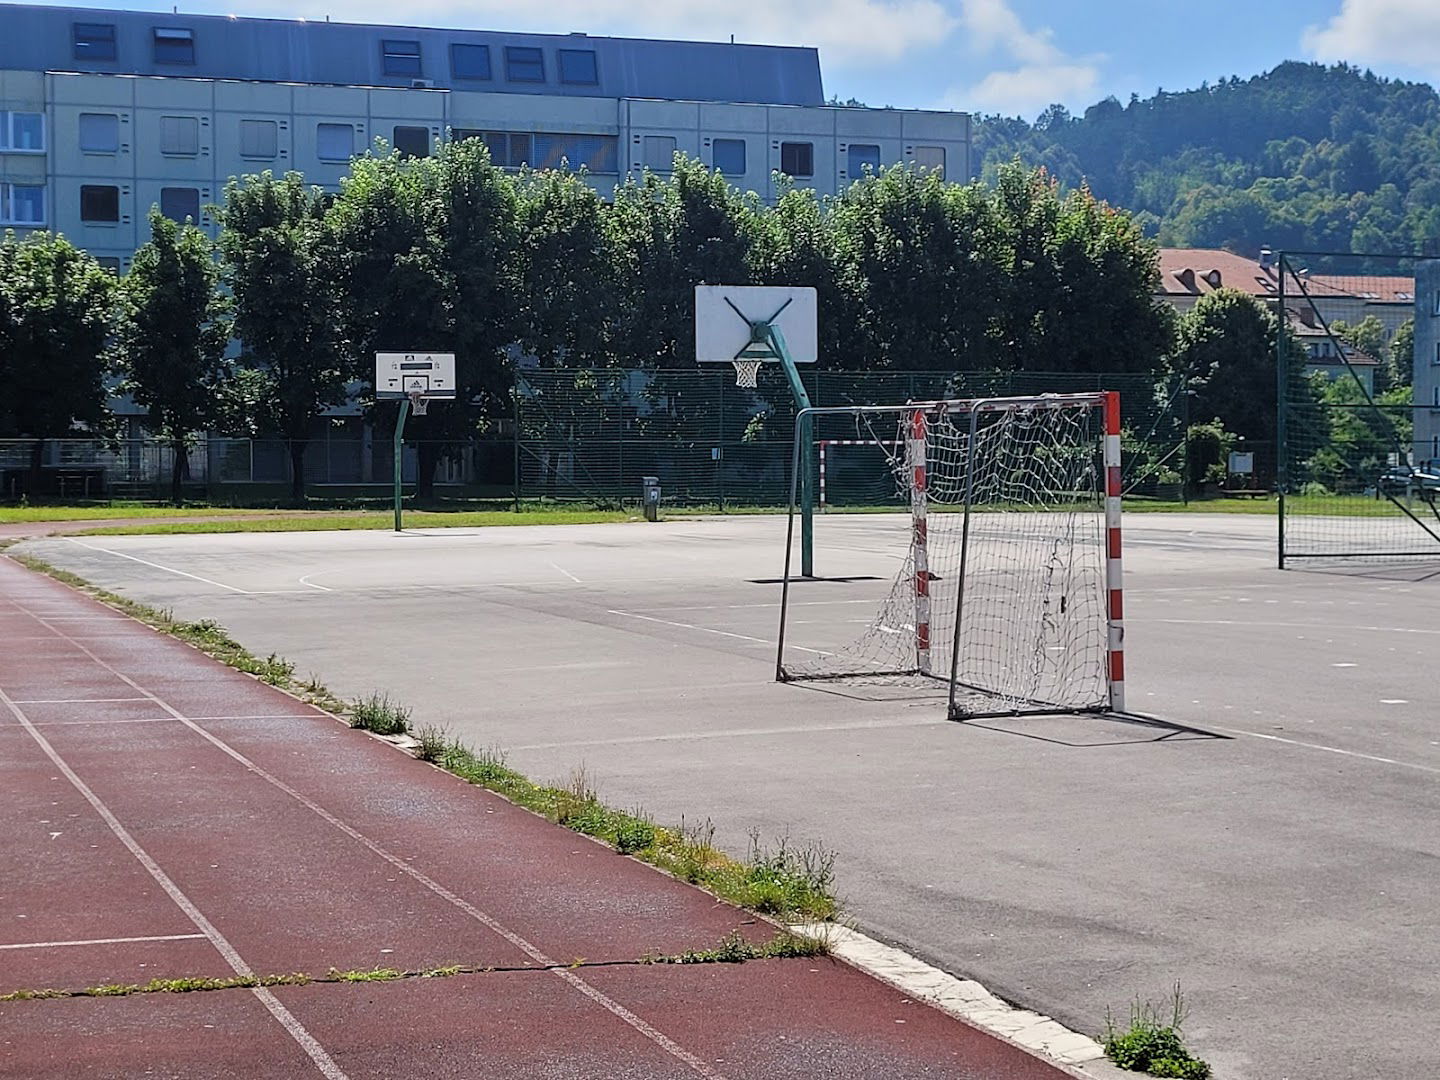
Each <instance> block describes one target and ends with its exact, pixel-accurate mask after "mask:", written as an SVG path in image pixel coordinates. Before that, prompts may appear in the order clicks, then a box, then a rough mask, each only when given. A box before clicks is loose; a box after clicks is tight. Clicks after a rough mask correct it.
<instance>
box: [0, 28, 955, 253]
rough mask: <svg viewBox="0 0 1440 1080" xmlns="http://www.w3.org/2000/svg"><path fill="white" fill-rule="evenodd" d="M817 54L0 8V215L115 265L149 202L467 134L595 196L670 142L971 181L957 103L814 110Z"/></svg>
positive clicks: (698, 153) (331, 168) (195, 207)
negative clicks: (898, 166) (574, 176)
mask: <svg viewBox="0 0 1440 1080" xmlns="http://www.w3.org/2000/svg"><path fill="white" fill-rule="evenodd" d="M824 101H825V98H824V91H823V84H822V81H821V75H820V62H819V56H818V54H817V53H816V51H815V50H814V49H803V48H790V47H778V46H765V45H735V44H718V43H705V42H677V41H650V40H643V39H622V38H592V37H588V36H586V35H583V34H569V35H541V34H507V33H498V32H486V31H460V30H433V29H417V28H408V27H378V26H361V25H354V24H342V23H331V22H328V21H327V22H318V23H317V22H306V21H303V20H302V21H295V22H289V21H280V20H268V19H240V18H232V17H219V16H201V15H178V14H157V13H148V12H123V11H107V10H100V9H82V8H49V7H33V6H25V5H4V6H0V223H3V224H4V225H5V226H6V227H11V228H18V229H26V228H46V229H51V230H54V231H57V232H62V233H64V234H65V235H66V236H67V237H69V238H70V239H71V240H73V241H74V242H75V243H77V244H79V245H80V246H82V247H84V248H86V249H88V250H90V251H91V252H93V253H94V254H95V255H96V256H98V257H99V258H101V259H103V260H105V262H106V263H107V264H108V265H110V266H112V267H114V268H115V269H117V270H121V271H123V270H124V269H126V268H127V266H128V263H129V258H130V255H131V253H132V252H133V251H134V250H135V248H136V247H137V246H138V245H139V244H141V243H143V242H144V241H145V240H146V239H148V230H147V229H146V226H145V220H146V216H147V214H148V212H149V210H150V208H151V207H152V206H158V207H159V208H160V209H161V211H162V212H163V213H165V214H167V215H169V216H171V217H174V218H176V219H178V220H183V219H185V218H187V217H188V218H191V219H192V220H194V221H195V222H196V223H197V224H199V225H200V226H202V227H204V228H206V229H213V223H212V222H211V221H210V220H209V217H208V215H207V214H206V212H205V208H206V206H207V205H209V204H212V203H214V202H217V201H218V200H219V199H220V198H221V195H222V192H223V190H224V186H225V184H226V182H227V181H228V180H229V179H230V178H231V177H233V176H240V175H244V174H247V173H258V172H262V171H265V170H270V171H272V172H276V173H280V172H285V171H288V170H292V169H293V170H296V171H298V172H301V173H303V174H304V175H305V177H306V178H307V179H308V180H309V181H310V182H312V183H314V184H317V185H319V186H321V187H324V188H327V189H334V188H336V187H338V185H339V183H340V179H341V177H343V176H344V175H345V174H346V172H347V171H348V165H349V161H350V159H351V157H352V156H353V155H355V154H357V153H361V152H364V151H365V150H366V149H368V148H370V147H371V146H373V145H374V144H375V140H377V139H379V140H383V141H384V142H385V143H386V144H388V145H390V146H393V147H396V148H398V149H400V150H402V151H403V152H405V153H410V154H426V153H429V152H430V151H431V150H432V149H433V148H434V147H435V146H436V145H437V143H439V142H440V141H442V140H445V139H450V138H472V137H473V138H483V139H484V140H485V142H486V145H487V146H488V147H489V149H490V153H491V157H492V160H494V161H495V162H496V164H498V165H501V166H502V167H506V168H519V167H521V166H522V165H529V166H531V167H534V168H547V167H548V168H561V167H564V168H570V169H580V168H582V167H583V168H584V169H585V171H586V175H587V177H588V180H589V182H590V183H591V184H593V185H594V186H595V187H596V188H597V189H598V190H599V191H600V192H601V193H602V194H607V195H608V194H609V193H611V192H613V190H614V188H615V185H616V184H618V183H620V182H621V181H622V180H623V179H624V178H625V177H626V176H630V175H636V174H639V173H641V172H642V171H643V170H645V169H646V168H649V169H652V170H655V171H660V172H664V171H668V170H669V168H670V167H671V164H672V161H673V157H674V154H675V153H676V152H677V151H680V152H683V153H685V154H688V155H690V156H692V157H695V158H697V159H699V160H700V161H702V162H704V163H705V164H707V165H710V166H712V167H714V168H716V169H719V170H720V171H721V172H722V173H723V174H724V175H725V176H726V177H727V178H728V179H729V180H730V181H731V182H732V183H733V184H735V185H736V186H737V187H739V188H742V189H744V190H750V191H755V192H758V193H759V194H760V195H761V197H762V198H765V199H773V198H774V197H775V196H776V194H777V185H776V181H775V177H774V174H775V173H777V172H778V173H784V174H786V175H787V176H788V177H789V178H790V179H791V181H793V183H795V184H796V185H799V186H806V187H812V188H814V189H816V190H817V191H819V192H821V193H825V194H829V193H833V192H837V191H840V190H842V189H843V188H845V187H846V186H847V185H848V184H849V183H851V182H852V181H853V180H856V179H859V178H860V177H862V176H863V175H864V173H865V171H866V169H873V168H877V167H880V166H883V165H891V164H895V163H901V162H909V163H913V164H915V165H917V166H919V167H924V168H930V169H936V170H939V171H941V172H942V173H943V174H944V175H945V176H946V177H947V178H950V179H955V180H968V179H969V178H970V177H971V175H972V171H973V165H972V155H971V132H970V118H969V117H968V116H967V115H966V114H964V113H955V112H928V111H921V110H900V109H859V108H835V107H829V106H826V105H825V104H824Z"/></svg>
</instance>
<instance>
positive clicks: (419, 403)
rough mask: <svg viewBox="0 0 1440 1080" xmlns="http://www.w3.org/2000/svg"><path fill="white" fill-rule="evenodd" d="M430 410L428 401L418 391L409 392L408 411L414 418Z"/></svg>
mask: <svg viewBox="0 0 1440 1080" xmlns="http://www.w3.org/2000/svg"><path fill="white" fill-rule="evenodd" d="M429 408H430V399H429V398H427V397H426V396H425V395H424V394H423V393H421V392H420V391H419V390H411V391H410V411H411V412H412V413H414V414H415V415H416V416H424V415H425V413H426V411H427V410H428V409H429Z"/></svg>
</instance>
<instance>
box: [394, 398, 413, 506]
mask: <svg viewBox="0 0 1440 1080" xmlns="http://www.w3.org/2000/svg"><path fill="white" fill-rule="evenodd" d="M409 415H410V399H409V398H408V397H405V398H401V399H400V415H399V416H398V417H396V418H395V449H394V458H395V531H396V532H397V533H398V532H400V531H401V529H400V477H401V472H402V470H401V464H402V451H403V449H404V445H405V418H406V417H408V416H409Z"/></svg>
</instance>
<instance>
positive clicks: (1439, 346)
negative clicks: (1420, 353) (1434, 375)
mask: <svg viewBox="0 0 1440 1080" xmlns="http://www.w3.org/2000/svg"><path fill="white" fill-rule="evenodd" d="M1435 363H1437V364H1440V341H1437V342H1435Z"/></svg>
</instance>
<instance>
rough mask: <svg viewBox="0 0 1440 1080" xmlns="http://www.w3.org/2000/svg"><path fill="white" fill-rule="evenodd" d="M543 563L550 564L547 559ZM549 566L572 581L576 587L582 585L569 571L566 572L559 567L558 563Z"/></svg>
mask: <svg viewBox="0 0 1440 1080" xmlns="http://www.w3.org/2000/svg"><path fill="white" fill-rule="evenodd" d="M545 561H546V562H550V560H549V559H546V560H545ZM550 565H551V566H553V567H555V569H556V570H559V571H560V573H562V574H564V575H565V576H566V577H568V578H569V579H570V580H571V581H573V582H574V583H575V584H576V585H580V584H583V582H581V580H580V579H579V578H578V577H576V576H575V575H574V574H572V573H571V572H570V571H569V570H566V569H565V568H564V567H563V566H561V565H560V564H559V563H553V562H551V563H550Z"/></svg>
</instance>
